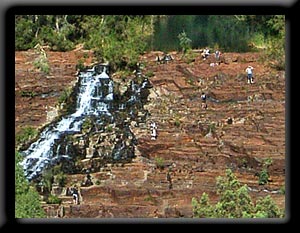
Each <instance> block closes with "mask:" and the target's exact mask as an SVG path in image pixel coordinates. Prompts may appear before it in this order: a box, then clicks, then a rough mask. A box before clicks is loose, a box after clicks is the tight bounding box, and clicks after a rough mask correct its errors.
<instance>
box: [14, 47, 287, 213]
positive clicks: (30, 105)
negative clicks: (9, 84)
mask: <svg viewBox="0 0 300 233" xmlns="http://www.w3.org/2000/svg"><path fill="white" fill-rule="evenodd" d="M84 54H85V55H84ZM158 54H159V55H162V53H160V52H151V53H147V54H145V55H144V56H142V57H141V63H143V64H144V68H143V70H142V72H143V74H151V75H149V80H150V82H151V83H152V85H153V88H151V89H150V95H149V97H148V100H149V101H148V103H147V105H146V106H144V107H145V108H146V109H147V110H148V111H149V113H150V114H149V116H148V118H147V119H146V120H145V122H143V123H140V124H136V125H131V130H132V131H133V132H134V134H135V136H136V138H137V140H138V144H137V146H136V148H135V153H136V155H137V156H136V158H135V159H134V160H133V162H131V163H125V164H124V163H123V164H121V163H116V164H107V165H106V166H105V167H102V168H101V169H100V170H99V171H98V172H94V173H91V179H92V181H93V183H94V185H92V186H88V187H83V186H82V187H80V204H79V205H74V204H73V203H72V197H71V196H68V195H66V187H69V186H72V185H74V184H76V185H78V186H80V184H81V182H82V181H83V180H84V179H85V176H86V175H85V174H73V175H68V176H67V184H66V187H63V188H58V187H53V190H52V192H53V193H56V194H57V195H58V196H59V197H60V198H61V199H62V200H63V202H62V204H61V205H54V204H53V205H50V204H45V203H44V204H43V205H44V208H45V210H46V211H47V215H48V217H51V218H53V217H58V216H59V217H63V218H171V217H184V218H189V217H192V206H191V199H192V197H200V196H201V194H202V193H203V192H206V193H208V194H209V196H210V198H211V200H212V202H213V201H215V200H216V198H217V195H216V193H215V182H216V177H217V176H220V175H222V176H223V175H224V172H225V169H226V168H231V169H232V170H233V171H234V173H235V174H236V175H237V177H238V178H239V180H240V181H241V182H242V183H245V184H247V185H248V186H249V187H250V190H251V191H250V194H251V195H252V196H253V198H255V199H256V198H257V197H259V196H265V195H268V194H270V195H271V196H272V197H273V198H274V200H275V201H276V203H277V204H278V205H279V206H280V207H284V206H285V196H284V195H283V194H281V193H280V189H281V188H282V187H283V186H284V184H285V167H286V154H285V73H284V72H279V71H276V70H272V69H271V68H268V67H267V66H265V65H263V64H262V62H261V61H260V54H258V53H244V54H236V53H224V54H223V55H222V60H221V63H220V64H219V65H216V64H215V60H214V57H213V56H211V57H209V58H208V59H207V60H205V61H204V60H203V59H202V58H201V56H200V53H199V52H198V51H194V55H195V59H194V60H193V61H189V63H188V62H187V60H186V59H185V58H182V57H181V54H177V53H175V52H174V53H172V56H173V58H174V60H173V61H171V62H168V63H164V64H158V63H157V62H156V61H155V58H156V56H157V55H158ZM87 55H88V56H87ZM35 56H37V55H36V54H35V53H34V51H27V52H16V77H15V83H16V86H15V101H16V106H15V109H16V110H15V111H16V129H15V130H16V134H17V133H19V132H20V131H21V128H22V127H24V126H34V127H37V128H40V127H42V126H43V125H45V124H47V123H49V122H50V121H51V120H53V119H54V118H55V116H56V115H57V109H56V108H55V106H56V105H57V101H58V98H59V96H60V95H61V94H62V93H63V91H64V89H65V88H66V87H68V86H73V85H74V83H75V82H76V80H77V79H76V65H77V64H78V60H79V59H83V57H85V61H84V62H85V63H84V64H85V65H90V64H91V63H92V62H94V61H93V58H92V54H91V53H89V52H88V51H82V50H77V51H72V52H67V53H55V52H48V51H47V56H48V60H49V63H50V67H51V70H50V74H49V75H45V74H43V73H41V72H38V71H37V70H35V69H34V67H33V65H32V61H33V60H34V58H35ZM212 64H214V65H212ZM248 65H252V66H253V67H254V77H255V83H254V84H247V82H246V73H245V69H246V67H247V66H248ZM113 78H114V79H115V81H118V82H120V83H121V81H120V79H119V78H118V77H117V76H115V77H114V76H113ZM22 91H23V92H22ZM24 91H26V92H27V93H30V92H32V91H34V93H36V94H35V95H34V96H33V97H27V96H24V95H23V96H22V93H23V94H24ZM201 92H205V93H206V94H207V96H208V100H207V105H208V108H207V109H206V110H205V109H202V108H201V100H200V95H201ZM50 109H51V110H50ZM153 121H154V122H156V123H157V125H158V138H157V140H151V137H150V130H149V125H150V122H153ZM265 159H269V160H270V159H271V161H272V164H271V165H270V166H269V168H268V171H269V174H270V177H269V182H268V183H267V184H265V185H258V177H257V174H258V173H259V172H260V171H261V170H262V167H263V164H264V161H265ZM95 161H97V159H95V158H86V159H84V160H83V161H82V163H83V164H85V165H86V166H88V165H90V164H91V163H93V162H95ZM167 174H169V178H167ZM170 180H171V181H170ZM171 183H172V184H171Z"/></svg>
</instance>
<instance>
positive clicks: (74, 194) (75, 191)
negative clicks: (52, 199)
mask: <svg viewBox="0 0 300 233" xmlns="http://www.w3.org/2000/svg"><path fill="white" fill-rule="evenodd" d="M71 192H72V197H73V203H74V204H76V205H79V193H78V189H77V187H74V188H71Z"/></svg>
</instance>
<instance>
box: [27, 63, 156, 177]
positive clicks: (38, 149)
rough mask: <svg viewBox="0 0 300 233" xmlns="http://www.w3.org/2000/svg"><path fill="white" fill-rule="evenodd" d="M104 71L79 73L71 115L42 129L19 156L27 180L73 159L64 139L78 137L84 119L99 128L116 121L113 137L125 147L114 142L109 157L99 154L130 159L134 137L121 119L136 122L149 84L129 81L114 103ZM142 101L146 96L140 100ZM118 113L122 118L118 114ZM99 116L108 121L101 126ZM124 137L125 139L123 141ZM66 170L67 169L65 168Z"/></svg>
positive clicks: (112, 87) (70, 145)
mask: <svg viewBox="0 0 300 233" xmlns="http://www.w3.org/2000/svg"><path fill="white" fill-rule="evenodd" d="M106 68H107V67H106V66H100V67H96V66H95V67H93V68H92V69H87V70H85V72H80V73H79V76H78V77H79V79H78V80H79V84H78V88H79V89H78V93H77V96H76V98H77V102H76V110H75V112H74V113H72V114H70V115H67V116H65V117H63V118H62V119H61V120H60V121H58V122H54V123H52V124H50V125H49V126H48V127H46V128H45V130H44V131H43V132H42V133H41V134H40V138H39V139H38V140H37V141H36V142H34V143H33V144H31V145H30V147H29V148H28V149H27V150H26V151H23V152H22V154H23V155H24V160H23V162H22V163H21V164H22V165H23V168H24V170H25V175H26V177H27V178H28V179H29V180H31V179H33V178H35V177H37V176H39V175H40V174H41V173H42V172H43V170H44V169H46V168H47V167H48V166H50V167H51V166H53V165H55V164H56V163H57V162H60V161H62V158H64V159H68V160H69V161H71V160H72V159H75V158H73V157H74V155H75V156H77V154H74V153H73V152H72V151H73V148H74V147H73V143H72V142H71V141H69V139H68V137H67V136H69V135H72V134H76V133H80V132H81V128H82V125H83V123H84V121H85V119H86V118H87V117H92V118H94V119H96V122H97V123H96V124H100V126H99V125H98V126H99V127H101V125H102V123H103V124H106V123H107V124H111V123H112V122H115V121H117V122H118V125H119V126H115V127H118V130H117V134H119V136H118V135H115V137H116V138H121V137H122V140H127V141H126V143H125V141H122V140H118V142H116V143H115V144H112V145H111V151H110V153H108V152H107V151H106V150H103V151H102V152H101V156H102V157H104V158H111V159H113V160H119V159H125V160H127V159H129V158H132V157H133V156H134V151H133V144H134V143H135V142H134V135H133V134H132V132H131V130H130V128H129V127H128V125H126V124H123V123H124V120H125V119H126V121H127V120H128V117H129V118H131V119H134V120H135V121H136V120H137V119H135V117H136V115H135V112H136V111H137V109H138V110H139V111H143V105H142V104H141V103H142V102H141V101H142V97H141V92H142V90H143V89H146V88H149V85H150V83H149V82H148V79H147V80H144V82H142V83H141V85H138V84H136V83H135V82H134V81H132V82H131V85H130V87H129V88H128V92H125V93H124V98H121V99H122V101H120V99H119V100H118V101H114V94H113V89H114V83H113V80H112V79H111V78H110V77H109V76H108V74H107V69H106ZM99 69H100V70H99ZM145 99H147V96H146V97H145V96H144V100H145ZM114 102H116V103H114ZM120 111H122V114H119V112H120ZM101 116H104V119H109V120H108V121H107V122H106V123H105V122H102V117H101ZM99 121H100V123H99ZM97 130H99V129H97ZM97 132H100V131H97ZM124 135H126V136H125V138H124ZM126 138H127V139H126ZM83 154H84V153H83ZM68 164H69V163H68ZM67 167H68V169H69V165H67Z"/></svg>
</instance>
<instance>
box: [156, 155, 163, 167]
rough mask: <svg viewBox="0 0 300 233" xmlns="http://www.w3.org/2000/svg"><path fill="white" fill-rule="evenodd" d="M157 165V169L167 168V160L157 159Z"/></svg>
mask: <svg viewBox="0 0 300 233" xmlns="http://www.w3.org/2000/svg"><path fill="white" fill-rule="evenodd" d="M155 164H156V167H157V168H159V169H163V168H164V167H165V160H164V159H163V158H161V157H156V158H155Z"/></svg>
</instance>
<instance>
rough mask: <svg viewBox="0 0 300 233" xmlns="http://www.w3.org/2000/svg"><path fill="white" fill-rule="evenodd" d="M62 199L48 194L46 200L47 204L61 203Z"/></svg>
mask: <svg viewBox="0 0 300 233" xmlns="http://www.w3.org/2000/svg"><path fill="white" fill-rule="evenodd" d="M61 202H62V200H61V199H60V198H58V197H57V196H55V195H52V194H50V195H49V196H48V199H47V201H46V203H47V204H59V205H60V204H61Z"/></svg>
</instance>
